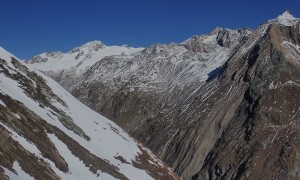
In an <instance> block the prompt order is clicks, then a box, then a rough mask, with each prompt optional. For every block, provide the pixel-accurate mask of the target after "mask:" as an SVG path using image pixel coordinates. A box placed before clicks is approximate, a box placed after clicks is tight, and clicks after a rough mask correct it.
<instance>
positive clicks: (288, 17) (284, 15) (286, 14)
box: [276, 10, 297, 20]
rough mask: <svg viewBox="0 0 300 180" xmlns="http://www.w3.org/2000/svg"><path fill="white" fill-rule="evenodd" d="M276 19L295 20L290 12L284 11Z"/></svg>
mask: <svg viewBox="0 0 300 180" xmlns="http://www.w3.org/2000/svg"><path fill="white" fill-rule="evenodd" d="M276 19H277V20H295V19H297V18H295V17H294V16H293V15H292V13H291V11H289V10H286V11H284V13H282V14H281V15H279V16H278V17H277V18H276Z"/></svg>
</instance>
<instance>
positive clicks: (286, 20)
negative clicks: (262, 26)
mask: <svg viewBox="0 0 300 180" xmlns="http://www.w3.org/2000/svg"><path fill="white" fill-rule="evenodd" d="M298 21H299V18H295V17H294V16H293V15H292V13H291V11H289V10H286V11H284V13H283V14H281V15H279V16H278V17H277V18H276V19H271V20H269V21H268V22H269V23H274V22H275V23H278V24H281V25H284V26H294V25H295V24H296V23H297V22H298Z"/></svg>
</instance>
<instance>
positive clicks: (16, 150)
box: [0, 48, 179, 180]
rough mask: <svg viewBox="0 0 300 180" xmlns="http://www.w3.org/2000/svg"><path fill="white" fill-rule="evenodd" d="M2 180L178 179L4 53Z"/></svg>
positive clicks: (0, 80)
mask: <svg viewBox="0 0 300 180" xmlns="http://www.w3.org/2000/svg"><path fill="white" fill-rule="evenodd" d="M0 179H1V180H2V179H23V180H27V179H37V180H45V179H47V180H48V179H70V180H74V179H89V180H92V179H136V180H140V179H179V178H178V176H177V175H176V174H175V173H174V172H173V171H172V170H171V169H170V168H169V167H168V166H167V165H166V164H164V163H163V162H161V161H160V160H159V159H157V158H156V157H155V156H154V155H153V154H152V153H151V151H150V150H148V149H147V148H145V147H144V146H143V145H142V144H140V143H138V142H137V141H135V140H134V139H133V138H131V137H130V136H129V135H128V134H127V133H125V132H124V131H123V130H122V129H121V128H120V127H119V126H117V125H116V124H115V123H113V122H112V121H110V120H108V119H106V118H104V117H103V116H101V115H99V114H98V113H96V112H94V111H92V110H91V109H89V108H88V107H86V106H85V105H83V104H82V103H80V102H79V101H78V100H76V99H75V98H74V97H73V96H72V95H71V94H69V93H68V92H67V91H66V90H64V89H63V88H62V87H61V86H60V85H59V84H58V83H56V82H55V81H53V80H51V79H50V78H48V77H46V76H45V75H43V74H42V73H40V72H38V71H36V70H33V69H32V68H30V67H27V65H26V64H24V63H23V62H21V61H20V60H18V59H17V58H16V57H15V56H14V55H12V54H10V53H8V52H7V51H5V50H4V49H3V48H0Z"/></svg>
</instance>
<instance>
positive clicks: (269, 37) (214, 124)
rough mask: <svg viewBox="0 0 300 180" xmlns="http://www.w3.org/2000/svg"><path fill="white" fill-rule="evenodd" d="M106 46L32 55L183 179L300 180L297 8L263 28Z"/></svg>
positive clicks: (299, 31) (34, 63) (41, 66)
mask: <svg viewBox="0 0 300 180" xmlns="http://www.w3.org/2000/svg"><path fill="white" fill-rule="evenodd" d="M96 46H97V47H99V48H95V43H91V44H87V45H84V46H83V47H79V48H76V50H73V51H71V52H69V53H66V54H64V53H44V54H41V55H37V56H35V57H34V58H33V59H32V60H28V61H27V62H28V63H29V64H30V67H32V68H36V69H39V70H41V71H42V72H44V73H45V74H47V75H48V76H50V77H51V78H53V79H55V80H56V81H57V82H59V83H60V84H61V85H62V86H63V87H65V88H66V89H67V90H68V91H69V92H70V93H71V94H73V95H74V96H75V97H76V98H77V99H79V100H80V101H81V102H83V103H84V104H86V105H87V106H89V107H90V108H92V109H93V110H95V111H97V112H99V113H100V114H102V115H104V116H106V117H107V118H109V119H111V120H113V121H114V122H115V123H117V124H118V125H120V126H121V127H122V128H124V129H125V130H126V131H127V132H129V133H130V134H131V135H132V136H133V137H134V138H136V139H138V140H139V141H141V142H143V143H144V144H145V145H146V146H147V147H148V148H150V149H151V150H152V151H153V152H154V153H155V154H156V155H157V156H159V157H160V158H162V159H163V160H164V161H165V162H166V163H167V164H169V165H170V166H171V167H172V168H173V169H174V170H175V171H176V172H177V173H178V174H179V175H180V176H181V177H182V178H183V179H193V180H197V179H299V178H300V129H299V128H300V20H299V19H298V18H295V17H294V16H293V15H291V13H290V12H289V11H285V12H284V13H283V14H282V15H280V16H278V17H277V18H276V19H272V20H269V21H267V22H265V23H263V24H262V25H260V26H259V27H258V28H257V29H255V30H250V29H238V30H230V29H226V28H219V27H218V28H216V29H215V30H213V31H212V32H211V33H210V34H208V35H197V36H193V37H191V38H190V39H188V40H186V41H184V42H182V43H171V44H155V45H153V46H150V47H148V48H145V49H134V48H129V47H118V48H127V51H125V50H122V51H124V53H120V51H119V49H118V48H116V47H114V48H115V51H114V52H115V53H113V52H112V53H111V54H105V53H104V52H105V50H106V49H107V48H111V47H110V46H105V45H103V44H102V43H99V42H97V43H96ZM108 55H110V56H108ZM59 62H61V63H62V64H67V63H68V64H67V65H63V66H61V67H60V68H57V66H55V64H57V63H58V64H59ZM82 64H88V66H82ZM81 67H85V68H81ZM74 74H75V75H74ZM42 92H43V91H42ZM54 112H55V111H54ZM50 114H51V113H50ZM78 127H80V128H82V127H81V126H78ZM48 131H49V132H50V130H47V132H48ZM120 131H121V130H120ZM48 136H49V135H48ZM56 136H57V135H56ZM51 137H52V136H51V135H50V138H51ZM98 138H99V137H98Z"/></svg>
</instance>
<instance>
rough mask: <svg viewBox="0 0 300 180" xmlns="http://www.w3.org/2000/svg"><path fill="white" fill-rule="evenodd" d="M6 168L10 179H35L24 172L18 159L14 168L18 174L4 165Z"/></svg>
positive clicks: (6, 173) (5, 170)
mask: <svg viewBox="0 0 300 180" xmlns="http://www.w3.org/2000/svg"><path fill="white" fill-rule="evenodd" d="M1 167H2V166H1ZM2 168H3V170H4V174H5V175H6V176H8V177H9V179H15V180H34V178H33V177H32V176H30V175H29V174H27V173H26V172H24V171H23V170H22V168H21V166H20V164H19V162H18V161H15V162H14V164H13V169H14V170H15V171H16V173H17V174H15V173H14V172H12V171H10V170H9V169H7V168H5V167H2Z"/></svg>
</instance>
